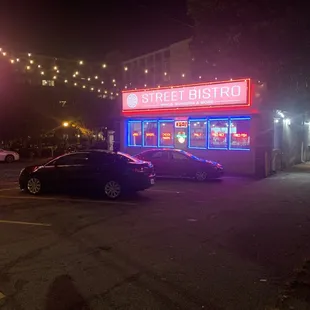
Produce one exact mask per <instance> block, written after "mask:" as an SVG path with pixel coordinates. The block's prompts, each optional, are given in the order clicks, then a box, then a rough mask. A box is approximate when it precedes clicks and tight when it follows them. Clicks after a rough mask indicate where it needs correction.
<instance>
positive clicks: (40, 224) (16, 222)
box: [0, 220, 52, 297]
mask: <svg viewBox="0 0 310 310" xmlns="http://www.w3.org/2000/svg"><path fill="white" fill-rule="evenodd" d="M1 223H3V224H18V225H30V226H45V227H50V226H52V225H51V224H46V223H31V222H20V221H5V220H0V224H1ZM0 297H1V296H0Z"/></svg>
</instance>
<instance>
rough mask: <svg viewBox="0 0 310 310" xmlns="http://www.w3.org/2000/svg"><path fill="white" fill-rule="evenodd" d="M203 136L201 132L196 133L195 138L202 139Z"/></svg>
mask: <svg viewBox="0 0 310 310" xmlns="http://www.w3.org/2000/svg"><path fill="white" fill-rule="evenodd" d="M201 136H202V134H201V132H194V137H201Z"/></svg>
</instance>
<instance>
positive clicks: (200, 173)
mask: <svg viewBox="0 0 310 310" xmlns="http://www.w3.org/2000/svg"><path fill="white" fill-rule="evenodd" d="M207 178H208V174H207V173H206V172H205V171H197V172H196V173H195V179H196V181H199V182H203V181H205V180H206V179H207Z"/></svg>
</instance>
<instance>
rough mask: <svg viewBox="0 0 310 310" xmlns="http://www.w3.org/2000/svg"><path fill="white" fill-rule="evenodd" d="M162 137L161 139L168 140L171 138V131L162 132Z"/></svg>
mask: <svg viewBox="0 0 310 310" xmlns="http://www.w3.org/2000/svg"><path fill="white" fill-rule="evenodd" d="M162 138H163V140H170V139H171V133H170V132H163V133H162Z"/></svg>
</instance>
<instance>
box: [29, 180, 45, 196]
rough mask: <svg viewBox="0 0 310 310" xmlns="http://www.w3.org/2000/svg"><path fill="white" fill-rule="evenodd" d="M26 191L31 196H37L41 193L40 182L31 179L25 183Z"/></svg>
mask: <svg viewBox="0 0 310 310" xmlns="http://www.w3.org/2000/svg"><path fill="white" fill-rule="evenodd" d="M26 190H27V192H28V193H29V194H31V195H39V194H41V193H42V182H41V181H40V179H38V178H37V177H31V178H29V180H28V181H27V184H26Z"/></svg>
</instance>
